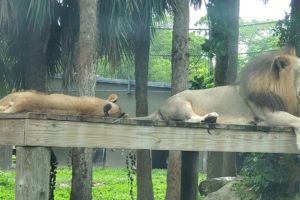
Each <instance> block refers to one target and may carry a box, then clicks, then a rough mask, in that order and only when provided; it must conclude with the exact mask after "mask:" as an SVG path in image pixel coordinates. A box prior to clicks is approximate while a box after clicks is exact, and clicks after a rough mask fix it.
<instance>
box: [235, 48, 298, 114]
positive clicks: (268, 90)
mask: <svg viewBox="0 0 300 200" xmlns="http://www.w3.org/2000/svg"><path fill="white" fill-rule="evenodd" d="M238 83H239V84H240V88H239V92H240V94H241V96H242V97H243V98H244V99H245V100H246V101H251V102H252V103H254V104H255V105H257V106H259V107H265V108H268V109H270V110H272V111H286V112H289V113H291V114H294V115H296V114H298V103H299V99H300V98H299V92H300V60H299V59H298V58H297V57H296V56H295V51H294V50H293V49H290V48H284V49H280V50H277V51H273V52H270V53H266V54H263V55H261V56H259V57H257V58H255V59H254V60H252V61H250V62H249V63H248V64H247V65H246V66H245V68H244V69H243V71H242V72H241V73H240V77H239V79H238Z"/></svg>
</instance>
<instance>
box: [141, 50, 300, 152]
mask: <svg viewBox="0 0 300 200" xmlns="http://www.w3.org/2000/svg"><path fill="white" fill-rule="evenodd" d="M299 102H300V59H298V58H297V57H296V56H295V53H294V50H292V49H288V48H284V49H279V50H277V51H274V52H271V53H266V54H263V55H261V56H258V57H257V58H255V59H254V60H252V61H250V62H249V63H248V64H247V65H246V66H245V68H244V70H243V71H242V72H241V73H240V77H239V79H238V80H237V82H236V84H234V85H229V86H222V87H215V88H211V89H203V90H186V91H183V92H180V93H178V94H176V95H174V96H172V97H170V98H169V99H167V100H166V102H165V103H163V105H162V106H161V107H160V108H159V110H158V111H157V112H155V113H153V114H152V115H150V116H148V117H146V119H153V120H180V121H186V122H201V121H204V120H207V119H214V118H215V119H218V122H220V123H234V124H245V123H250V122H255V123H257V124H266V125H271V126H273V125H274V126H291V127H293V128H295V132H296V135H297V146H298V148H299V149H300V118H298V117H296V116H297V115H298V113H299ZM144 119H145V118H144Z"/></svg>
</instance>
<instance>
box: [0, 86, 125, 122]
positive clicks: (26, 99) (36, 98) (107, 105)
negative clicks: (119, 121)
mask: <svg viewBox="0 0 300 200" xmlns="http://www.w3.org/2000/svg"><path fill="white" fill-rule="evenodd" d="M117 100H118V96H117V95H116V94H111V95H110V96H109V97H108V99H107V100H104V99H100V98H97V97H89V96H81V97H75V96H69V95H64V94H45V93H41V92H37V91H24V92H13V93H11V94H9V95H7V96H5V97H3V98H2V99H1V100H0V113H20V112H38V113H52V114H61V115H96V116H101V117H104V116H110V117H121V116H122V115H123V113H122V111H121V108H120V107H119V106H118V105H117V104H116V102H117Z"/></svg>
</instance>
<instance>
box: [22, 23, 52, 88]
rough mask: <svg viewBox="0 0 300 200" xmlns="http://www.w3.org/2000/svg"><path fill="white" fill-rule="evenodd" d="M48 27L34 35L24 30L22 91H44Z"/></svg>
mask: <svg viewBox="0 0 300 200" xmlns="http://www.w3.org/2000/svg"><path fill="white" fill-rule="evenodd" d="M49 31H50V25H49V27H47V28H45V31H44V33H41V34H38V33H36V34H34V33H32V31H31V30H26V34H25V38H24V40H25V42H24V48H25V49H24V53H23V56H22V61H21V63H22V65H23V66H24V68H23V70H24V89H25V90H37V91H41V92H45V91H46V77H47V55H46V49H47V44H48V40H49V36H50V33H49Z"/></svg>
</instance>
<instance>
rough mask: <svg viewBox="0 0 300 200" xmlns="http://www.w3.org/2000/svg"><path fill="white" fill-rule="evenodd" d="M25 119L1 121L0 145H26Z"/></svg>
mask: <svg viewBox="0 0 300 200" xmlns="http://www.w3.org/2000/svg"><path fill="white" fill-rule="evenodd" d="M24 134H25V119H0V145H21V146H22V145H24V144H25V143H24Z"/></svg>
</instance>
